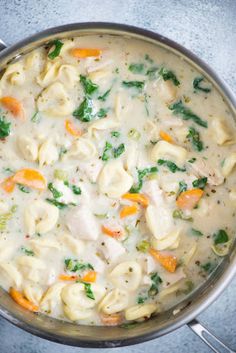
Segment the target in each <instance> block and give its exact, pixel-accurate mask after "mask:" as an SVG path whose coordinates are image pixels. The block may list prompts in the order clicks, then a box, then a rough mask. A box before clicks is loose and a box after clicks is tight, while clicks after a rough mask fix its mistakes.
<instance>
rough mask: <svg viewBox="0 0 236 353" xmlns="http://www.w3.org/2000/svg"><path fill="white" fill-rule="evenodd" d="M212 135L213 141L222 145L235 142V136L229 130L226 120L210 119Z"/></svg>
mask: <svg viewBox="0 0 236 353" xmlns="http://www.w3.org/2000/svg"><path fill="white" fill-rule="evenodd" d="M211 126H212V130H213V131H212V137H213V139H214V140H215V142H216V143H217V144H218V145H220V146H222V145H226V144H232V143H235V137H234V136H233V134H232V131H230V127H229V126H228V125H227V121H225V120H223V119H214V120H213V121H212V125H211Z"/></svg>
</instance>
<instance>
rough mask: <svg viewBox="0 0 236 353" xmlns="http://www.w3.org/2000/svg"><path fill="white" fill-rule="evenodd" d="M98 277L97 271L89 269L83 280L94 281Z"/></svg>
mask: <svg viewBox="0 0 236 353" xmlns="http://www.w3.org/2000/svg"><path fill="white" fill-rule="evenodd" d="M96 279H97V272H96V271H89V272H87V273H86V274H85V275H84V276H83V277H82V281H83V282H90V283H93V282H96Z"/></svg>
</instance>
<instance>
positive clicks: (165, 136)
mask: <svg viewBox="0 0 236 353" xmlns="http://www.w3.org/2000/svg"><path fill="white" fill-rule="evenodd" d="M159 135H160V138H161V139H162V140H165V141H166V142H169V143H173V142H174V140H173V138H172V137H171V136H170V135H169V134H167V132H165V131H163V130H161V131H160V133H159Z"/></svg>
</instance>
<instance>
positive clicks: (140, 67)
mask: <svg viewBox="0 0 236 353" xmlns="http://www.w3.org/2000/svg"><path fill="white" fill-rule="evenodd" d="M129 71H131V72H132V73H133V74H142V73H143V72H144V64H142V63H140V64H130V65H129Z"/></svg>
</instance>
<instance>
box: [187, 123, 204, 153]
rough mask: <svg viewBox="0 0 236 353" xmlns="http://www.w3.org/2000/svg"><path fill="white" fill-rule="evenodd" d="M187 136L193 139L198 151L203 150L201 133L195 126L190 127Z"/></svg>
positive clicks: (192, 141)
mask: <svg viewBox="0 0 236 353" xmlns="http://www.w3.org/2000/svg"><path fill="white" fill-rule="evenodd" d="M187 138H188V139H189V140H190V141H191V143H192V145H193V147H194V149H195V150H196V151H198V152H201V151H202V150H203V142H202V141H201V140H200V133H199V132H198V131H197V130H196V129H195V128H194V127H190V128H189V130H188V135H187Z"/></svg>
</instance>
